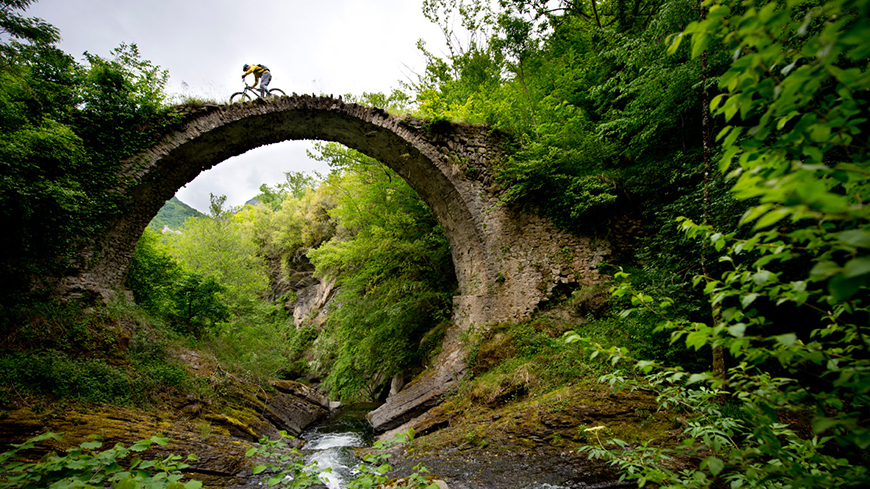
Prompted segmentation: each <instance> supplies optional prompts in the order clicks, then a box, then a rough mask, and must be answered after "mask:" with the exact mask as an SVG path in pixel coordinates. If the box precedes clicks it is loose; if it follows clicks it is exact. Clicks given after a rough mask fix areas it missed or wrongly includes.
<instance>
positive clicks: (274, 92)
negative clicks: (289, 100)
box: [269, 88, 287, 97]
mask: <svg viewBox="0 0 870 489" xmlns="http://www.w3.org/2000/svg"><path fill="white" fill-rule="evenodd" d="M269 96H270V97H286V96H287V94H286V93H284V90H281V89H280V88H273V89H271V90H269Z"/></svg>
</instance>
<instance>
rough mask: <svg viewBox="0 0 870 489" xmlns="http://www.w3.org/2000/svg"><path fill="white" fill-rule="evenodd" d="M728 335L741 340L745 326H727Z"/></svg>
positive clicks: (739, 324) (741, 324)
mask: <svg viewBox="0 0 870 489" xmlns="http://www.w3.org/2000/svg"><path fill="white" fill-rule="evenodd" d="M728 333H730V334H731V336H734V337H736V338H743V335H744V334H745V333H746V325H745V324H743V323H738V324H735V325H734V326H729V327H728Z"/></svg>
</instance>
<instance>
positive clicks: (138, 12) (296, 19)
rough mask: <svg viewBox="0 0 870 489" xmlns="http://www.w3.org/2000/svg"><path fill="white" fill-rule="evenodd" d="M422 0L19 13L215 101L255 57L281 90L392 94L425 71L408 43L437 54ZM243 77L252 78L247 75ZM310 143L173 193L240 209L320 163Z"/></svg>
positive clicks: (204, 204) (81, 1)
mask: <svg viewBox="0 0 870 489" xmlns="http://www.w3.org/2000/svg"><path fill="white" fill-rule="evenodd" d="M421 5H422V0H316V1H313V0H260V1H240V0H38V1H37V3H35V4H33V6H32V7H31V8H30V9H29V10H28V11H27V12H26V13H27V15H29V16H34V17H40V18H42V19H45V20H46V21H48V22H49V23H51V24H53V25H54V26H56V27H57V28H59V29H60V31H61V37H62V39H61V43H60V47H61V49H63V50H64V51H66V52H67V53H69V54H71V55H73V56H75V58H76V59H77V60H79V61H82V60H83V56H82V53H84V52H85V51H88V52H90V53H92V54H96V55H100V56H103V57H108V56H109V52H110V51H111V50H112V49H113V48H115V47H118V46H119V45H120V44H121V43H122V42H124V43H136V44H137V45H138V46H139V51H140V53H141V55H142V57H143V58H144V59H148V60H151V61H152V62H153V63H154V64H156V65H159V66H160V67H162V68H163V69H166V70H168V71H169V75H170V80H169V92H170V93H172V94H184V95H193V96H199V97H208V98H212V99H217V100H225V99H227V98H228V97H229V95H230V94H231V93H232V92H234V91H238V90H239V89H240V88H242V81H241V74H242V65H244V64H245V63H263V64H265V65H267V66H268V67H269V69H270V70H271V71H272V75H273V79H272V83H271V85H270V86H271V87H272V88H281V89H283V90H284V91H285V92H287V93H288V94H290V93H291V92H296V93H299V94H303V93H314V94H327V95H329V94H333V95H335V96H338V95H340V94H345V93H352V94H362V93H363V92H390V91H391V90H392V89H393V88H398V87H399V82H400V81H403V80H407V79H408V77H410V76H413V72H420V71H421V70H422V69H423V68H424V59H423V57H422V55H421V54H420V52H419V51H418V50H417V47H416V42H417V40H418V39H424V40H425V41H426V42H427V47H428V48H429V49H430V50H431V51H434V52H436V53H441V52H442V51H443V45H444V43H443V37H442V35H441V33H440V30H439V29H438V27H437V26H435V25H434V24H431V23H430V22H429V21H428V20H427V19H426V18H425V17H423V14H422V10H421ZM248 79H249V80H252V77H250V76H249V77H248ZM310 147H311V143H309V142H305V141H289V142H284V143H279V144H275V145H271V146H267V147H263V148H258V149H255V150H252V151H249V152H248V153H245V154H244V155H241V156H238V157H235V158H231V159H229V160H227V161H225V162H223V163H221V164H220V165H217V166H216V167H215V168H213V169H211V170H209V171H207V172H204V173H202V174H201V175H200V176H199V177H198V178H197V179H196V180H194V181H193V182H191V183H189V184H188V185H187V186H186V187H184V188H182V189H181V190H179V191H178V193H177V194H176V196H177V197H178V198H179V199H181V200H182V201H183V202H185V203H187V204H189V205H191V206H192V207H195V208H196V209H198V210H200V211H202V212H207V211H208V204H209V193H213V194H216V195H226V196H227V203H228V204H229V205H233V206H237V205H242V204H244V202H245V201H246V200H248V199H250V198H251V197H253V196H254V195H256V194H257V193H258V192H259V190H258V189H259V187H260V184H263V183H267V184H269V185H274V184H276V183H279V182H283V181H284V172H286V171H305V172H311V171H320V172H322V173H325V172H326V171H328V168H326V167H325V165H323V164H321V163H318V162H314V161H310V160H309V159H308V158H307V157H306V155H305V150H306V149H308V148H310Z"/></svg>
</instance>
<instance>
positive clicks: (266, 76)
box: [260, 71, 272, 97]
mask: <svg viewBox="0 0 870 489" xmlns="http://www.w3.org/2000/svg"><path fill="white" fill-rule="evenodd" d="M271 81H272V73H271V72H269V71H267V72H265V73H263V76H262V77H261V78H260V96H261V97H265V96H266V95H269V82H271Z"/></svg>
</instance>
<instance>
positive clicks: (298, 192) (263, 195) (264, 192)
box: [254, 171, 317, 211]
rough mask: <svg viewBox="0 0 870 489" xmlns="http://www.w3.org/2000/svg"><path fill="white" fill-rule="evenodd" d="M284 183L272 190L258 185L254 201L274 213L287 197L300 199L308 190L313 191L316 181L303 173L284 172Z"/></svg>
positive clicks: (263, 185)
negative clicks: (257, 192) (258, 190)
mask: <svg viewBox="0 0 870 489" xmlns="http://www.w3.org/2000/svg"><path fill="white" fill-rule="evenodd" d="M284 179H285V181H284V183H279V184H277V185H275V188H272V187H270V186H268V185H266V184H265V183H264V184H262V185H260V193H259V194H257V196H256V197H254V199H256V200H258V201H259V202H260V204H262V205H263V206H265V207H267V208H269V209H271V210H273V211H275V210H278V209H279V208H280V207H281V203H282V202H283V201H284V199H285V198H287V197H294V198H297V199H298V198H301V197H302V196H303V195H305V193H306V192H308V191H309V190H313V189H314V187H315V184H316V183H317V179H316V178H315V177H313V176H311V175H306V174H305V173H303V172H290V171H288V172H284Z"/></svg>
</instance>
